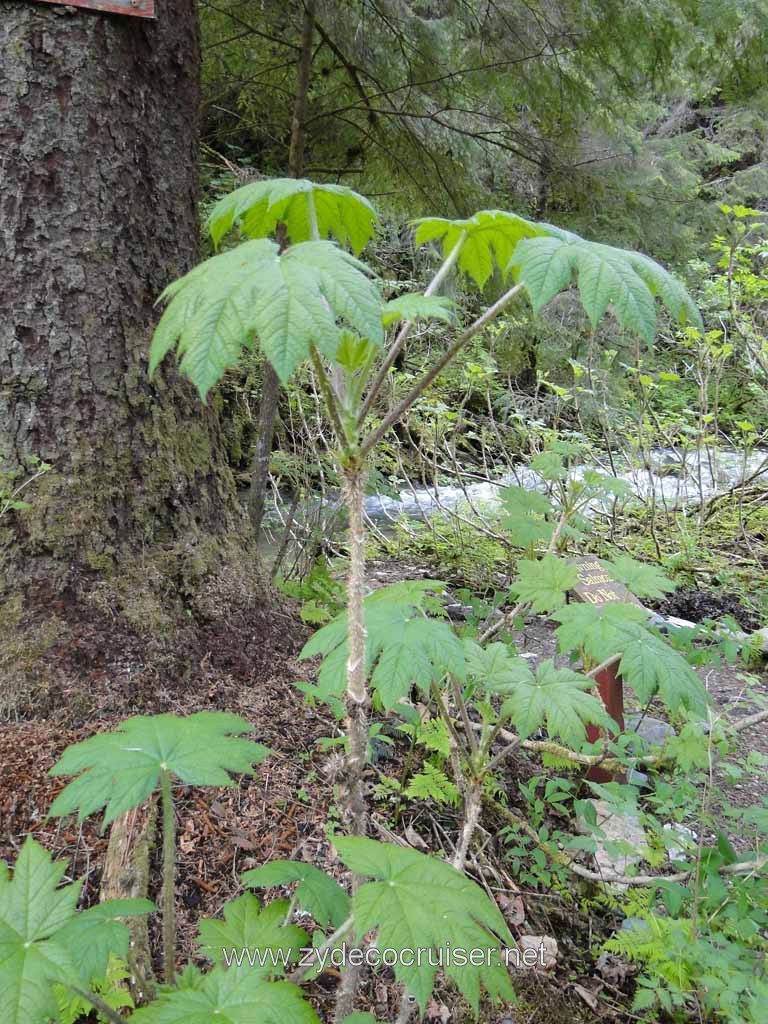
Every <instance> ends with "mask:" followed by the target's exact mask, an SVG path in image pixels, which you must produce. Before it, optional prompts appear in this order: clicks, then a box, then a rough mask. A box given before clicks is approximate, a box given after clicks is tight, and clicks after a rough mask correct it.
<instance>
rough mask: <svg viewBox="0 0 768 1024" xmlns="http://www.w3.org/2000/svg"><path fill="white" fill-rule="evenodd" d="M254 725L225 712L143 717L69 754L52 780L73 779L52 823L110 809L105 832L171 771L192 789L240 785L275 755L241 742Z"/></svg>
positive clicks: (60, 798) (61, 796)
mask: <svg viewBox="0 0 768 1024" xmlns="http://www.w3.org/2000/svg"><path fill="white" fill-rule="evenodd" d="M251 729H252V726H251V725H250V723H249V722H246V721H245V719H244V718H239V717H238V716H237V715H230V714H227V713H225V712H221V711H200V712H198V713H197V714H195V715H190V716H189V717H187V718H180V717H178V716H177V715H154V716H145V715H139V716H137V717H135V718H128V719H126V720H125V721H124V722H121V724H120V725H119V726H118V727H117V729H116V730H115V731H114V732H107V733H100V734H99V735H97V736H92V737H91V738H90V739H87V740H83V742H82V743H76V744H74V746H71V747H68V748H67V749H66V750H65V751H64V753H63V754H62V756H61V758H60V760H59V761H58V762H57V763H56V764H55V765H54V766H53V768H52V769H51V771H50V774H51V775H75V774H77V773H79V772H82V774H81V775H79V776H78V778H76V779H75V780H74V781H73V782H70V783H69V785H68V786H65V788H64V789H63V790H62V791H61V793H60V794H59V795H58V797H57V798H56V800H54V802H53V805H52V807H51V810H50V812H49V813H50V814H51V815H53V816H54V817H60V816H61V815H64V814H71V813H72V812H73V811H77V812H78V815H79V819H80V820H81V821H82V820H83V818H85V817H87V816H88V815H89V814H93V813H94V812H95V811H98V810H100V809H101V808H102V807H105V808H106V810H105V814H104V826H105V827H106V825H108V824H109V823H110V822H111V821H113V820H114V819H115V818H116V817H117V816H118V815H119V814H123V813H124V812H125V811H128V810H130V809H131V808H132V807H136V806H138V805H139V804H141V803H143V802H144V800H146V799H147V797H148V796H149V795H150V794H151V793H152V792H153V791H154V789H155V787H156V786H157V783H158V780H159V777H160V772H161V771H169V772H171V773H172V774H173V775H176V776H178V778H180V779H181V780H182V781H183V782H186V783H187V784H188V785H190V786H232V785H235V782H234V780H233V779H232V777H231V775H230V774H229V773H230V772H237V773H244V774H247V775H252V774H253V765H255V764H259V763H260V762H261V761H263V760H264V758H265V757H267V756H268V754H269V753H270V751H269V749H268V748H267V747H264V746H262V745H261V744H260V743H254V742H253V741H251V740H246V739H242V738H241V735H240V734H242V733H246V732H250V731H251Z"/></svg>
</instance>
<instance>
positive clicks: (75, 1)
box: [34, 0, 155, 18]
mask: <svg viewBox="0 0 768 1024" xmlns="http://www.w3.org/2000/svg"><path fill="white" fill-rule="evenodd" d="M34 2H35V3H38V4H56V6H57V7H84V8H86V9H87V10H90V11H102V12H103V13H104V14H132V15H133V16H134V17H135V18H154V16H155V0H34Z"/></svg>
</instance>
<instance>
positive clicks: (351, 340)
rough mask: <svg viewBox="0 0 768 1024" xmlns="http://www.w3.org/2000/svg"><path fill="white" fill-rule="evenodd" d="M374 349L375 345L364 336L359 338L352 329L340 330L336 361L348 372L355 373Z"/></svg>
mask: <svg viewBox="0 0 768 1024" xmlns="http://www.w3.org/2000/svg"><path fill="white" fill-rule="evenodd" d="M374 351H375V347H374V346H373V345H372V344H371V343H370V341H368V340H367V339H366V338H361V337H360V335H359V334H355V333H354V332H353V331H342V332H341V341H340V342H339V347H338V348H337V349H336V362H337V363H338V364H339V366H342V367H343V368H344V369H345V370H349V372H350V373H356V372H357V371H358V370H360V369H362V367H363V366H365V364H366V363H367V361H368V359H369V358H370V356H371V353H372V352H374Z"/></svg>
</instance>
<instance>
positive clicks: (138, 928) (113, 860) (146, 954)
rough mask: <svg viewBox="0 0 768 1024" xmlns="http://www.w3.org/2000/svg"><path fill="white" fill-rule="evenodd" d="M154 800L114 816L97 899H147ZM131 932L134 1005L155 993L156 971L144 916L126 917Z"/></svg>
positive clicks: (131, 984) (155, 818)
mask: <svg viewBox="0 0 768 1024" xmlns="http://www.w3.org/2000/svg"><path fill="white" fill-rule="evenodd" d="M156 826H157V804H156V803H155V801H154V800H152V801H151V802H150V804H149V805H146V804H144V805H142V806H140V807H134V808H133V809H132V810H130V811H127V812H126V813H125V814H121V815H120V817H119V818H116V819H115V821H114V823H113V825H112V829H111V831H110V834H109V845H108V846H107V854H106V858H105V860H104V871H103V873H102V876H101V891H100V893H99V899H100V900H101V901H102V902H103V901H104V900H112V899H118V900H119V899H146V898H147V894H148V891H149V860H150V852H151V850H152V847H153V846H154V843H155V829H156ZM125 924H126V927H127V928H128V931H129V933H130V937H131V938H130V946H129V948H128V971H129V981H128V986H129V988H130V992H131V996H132V998H133V1001H134V1002H135V1003H136V1005H137V1006H140V1005H141V1004H142V1003H144V1002H149V1001H151V1000H152V999H153V998H154V994H155V985H156V980H155V975H154V972H153V970H152V953H151V950H150V945H149V931H148V927H147V919H146V917H143V916H142V917H129V918H126V919H125ZM89 998H90V997H89Z"/></svg>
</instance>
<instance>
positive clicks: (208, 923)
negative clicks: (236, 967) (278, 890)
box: [198, 892, 309, 977]
mask: <svg viewBox="0 0 768 1024" xmlns="http://www.w3.org/2000/svg"><path fill="white" fill-rule="evenodd" d="M287 910H288V902H287V900H273V901H272V903H270V904H269V905H268V906H266V907H264V909H262V907H261V904H260V903H259V901H258V899H257V898H256V897H255V896H254V895H253V893H250V892H247V893H245V895H243V896H240V897H238V899H236V900H231V901H230V902H229V903H225V904H224V911H223V912H224V920H223V921H221V920H213V919H209V918H206V919H205V920H203V921H201V922H200V929H199V932H198V945H199V946H200V948H201V950H202V951H203V952H204V953H205V955H206V956H207V957H208V959H209V960H213V962H214V963H217V964H220V965H221V966H224V965H225V964H227V960H228V959H231V957H232V956H237V955H238V953H239V952H240V951H242V950H247V951H249V952H250V953H251V954H252V955H253V954H254V953H258V954H260V955H261V957H262V958H263V960H258V959H257V960H252V959H249V958H248V957H246V959H245V960H244V964H247V965H248V966H249V967H250V969H251V970H252V971H255V972H257V973H258V974H260V975H261V976H263V977H268V976H275V975H279V974H283V973H285V971H286V969H287V968H288V967H289V966H290V965H291V964H292V963H294V962H295V961H296V960H298V959H299V956H300V954H301V950H302V948H303V947H304V946H306V945H308V943H309V936H308V935H307V933H306V932H305V931H304V929H303V928H298V927H296V925H285V924H284V923H283V922H284V920H285V915H286V912H287Z"/></svg>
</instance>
